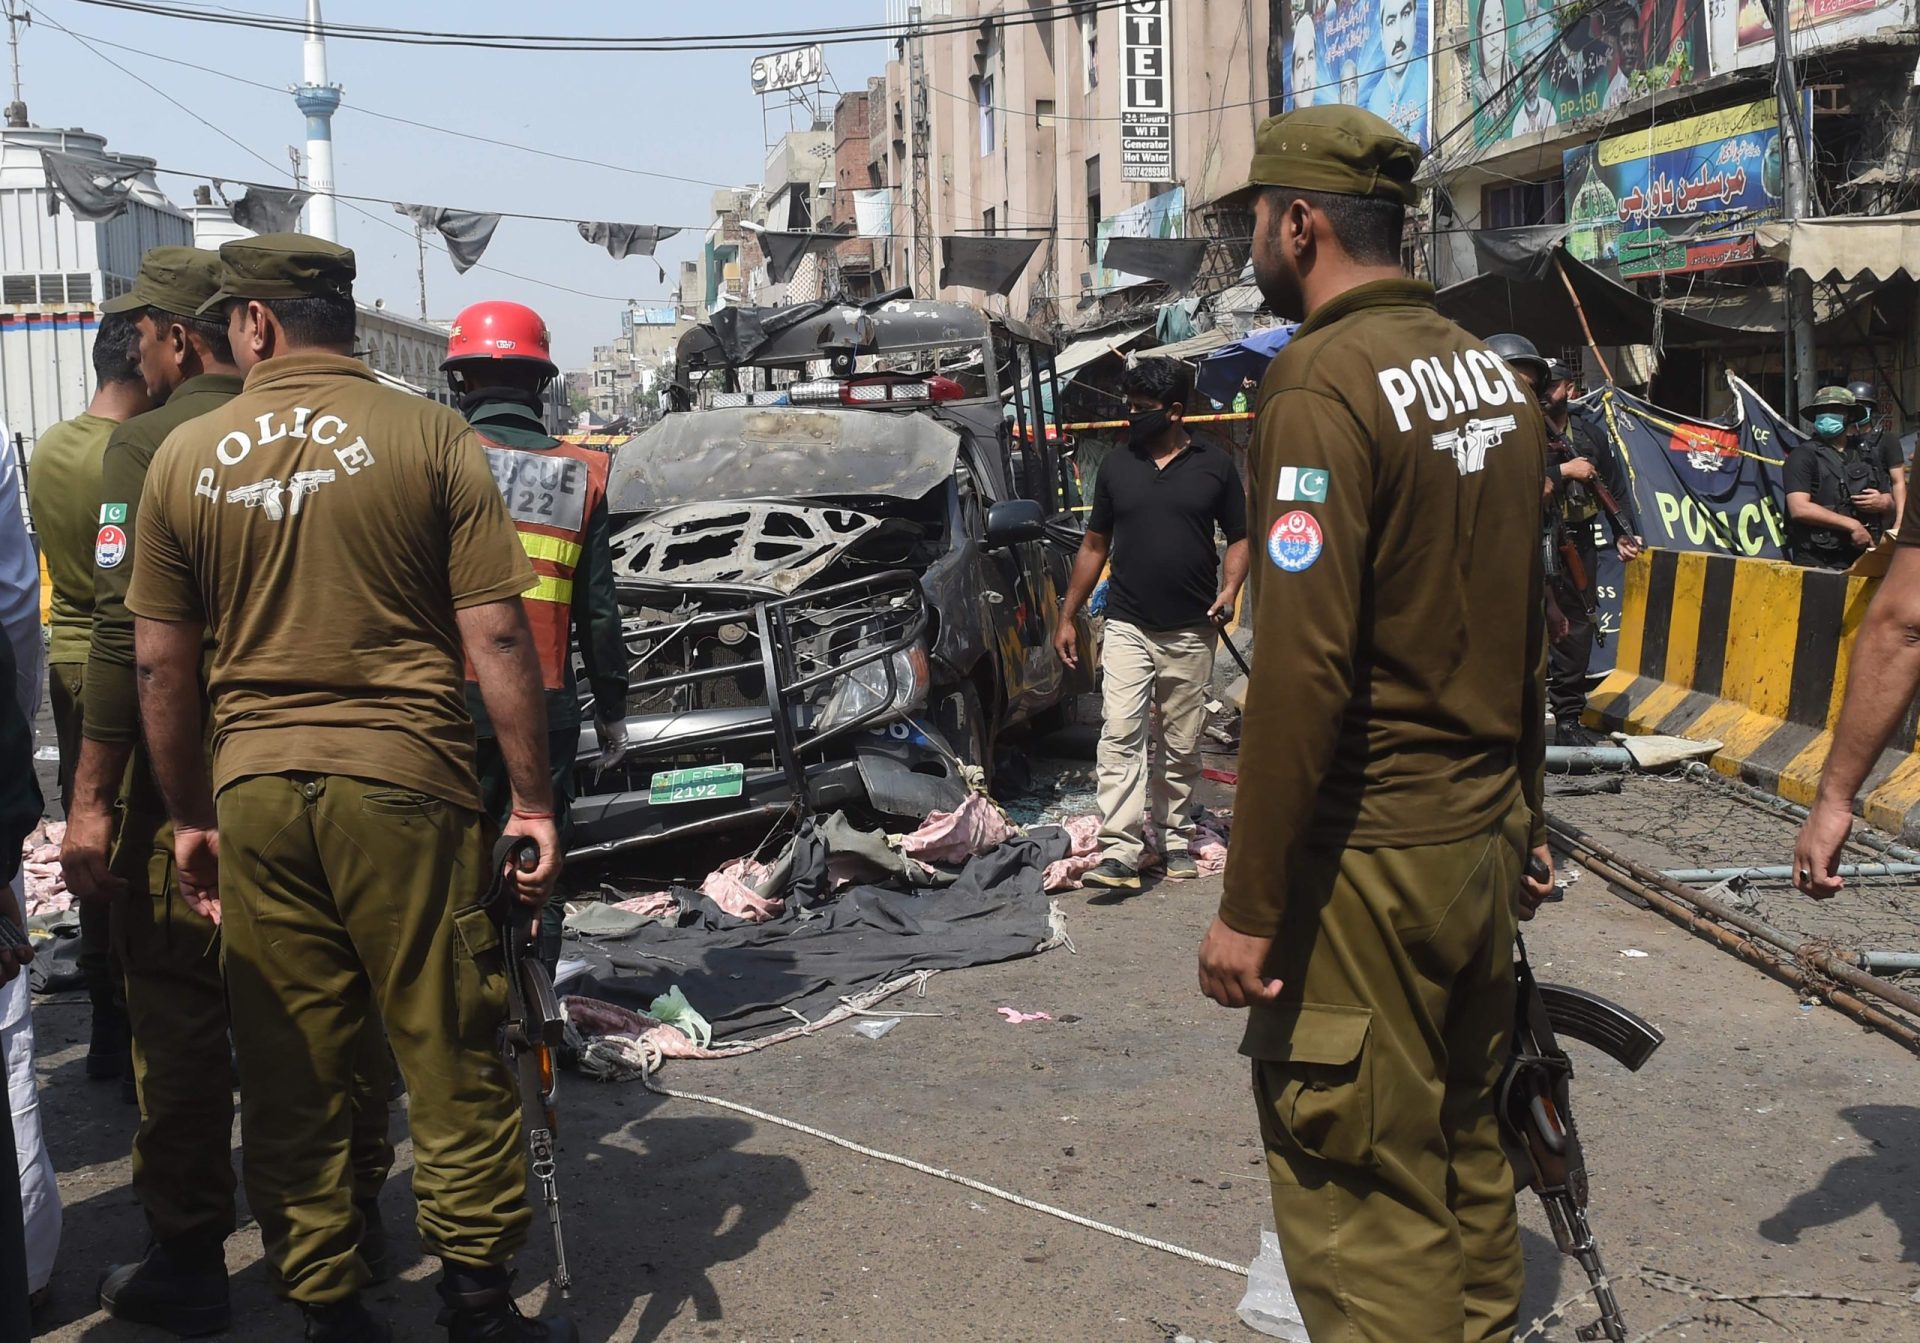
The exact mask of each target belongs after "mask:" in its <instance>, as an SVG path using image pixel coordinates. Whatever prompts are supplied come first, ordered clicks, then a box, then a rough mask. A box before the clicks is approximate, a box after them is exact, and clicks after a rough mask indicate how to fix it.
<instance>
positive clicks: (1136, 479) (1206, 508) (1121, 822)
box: [1053, 359, 1326, 891]
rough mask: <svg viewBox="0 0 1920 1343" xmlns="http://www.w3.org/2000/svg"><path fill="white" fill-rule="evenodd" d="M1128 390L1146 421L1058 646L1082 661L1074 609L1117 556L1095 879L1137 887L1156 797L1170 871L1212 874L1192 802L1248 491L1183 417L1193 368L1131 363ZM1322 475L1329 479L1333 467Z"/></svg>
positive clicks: (1134, 416)
mask: <svg viewBox="0 0 1920 1343" xmlns="http://www.w3.org/2000/svg"><path fill="white" fill-rule="evenodd" d="M1122 390H1123V391H1124V392H1125V393H1126V398H1127V407H1128V411H1129V416H1128V418H1129V420H1130V421H1131V426H1132V427H1131V428H1130V430H1129V431H1128V435H1127V446H1126V447H1125V448H1122V449H1118V450H1116V451H1114V452H1112V453H1110V454H1108V456H1107V459H1106V460H1105V461H1104V462H1102V463H1101V465H1100V474H1099V477H1098V479H1097V480H1096V481H1095V482H1094V487H1093V512H1092V514H1091V516H1089V517H1088V519H1087V535H1086V539H1085V540H1084V541H1082V542H1081V543H1080V554H1079V556H1078V557H1077V558H1076V559H1075V561H1074V565H1073V581H1072V583H1071V584H1070V585H1069V587H1068V589H1067V596H1066V600H1065V601H1063V602H1061V604H1060V623H1059V626H1058V627H1057V628H1056V629H1055V631H1054V635H1053V646H1054V648H1055V649H1056V650H1057V651H1058V652H1059V654H1060V660H1061V661H1063V662H1065V663H1066V664H1067V665H1068V666H1069V667H1078V666H1079V665H1080V650H1079V647H1078V643H1077V640H1076V637H1075V634H1074V621H1073V618H1074V615H1075V613H1077V612H1078V611H1079V610H1080V607H1081V604H1082V603H1083V602H1085V601H1086V599H1087V594H1089V593H1090V592H1092V591H1093V587H1094V584H1095V583H1097V582H1098V581H1099V580H1100V571H1101V570H1102V569H1103V568H1105V567H1106V566H1107V563H1108V561H1109V559H1111V561H1112V565H1113V572H1112V576H1111V578H1110V580H1109V582H1108V595H1107V624H1106V637H1105V639H1104V641H1103V645H1102V649H1101V655H1100V671H1101V684H1102V691H1103V700H1104V705H1103V707H1104V713H1103V721H1102V726H1101V731H1100V756H1099V762H1100V769H1099V777H1100V844H1101V857H1100V864H1099V866H1097V867H1095V868H1094V869H1093V870H1092V871H1091V872H1089V873H1087V875H1086V877H1085V878H1084V879H1083V880H1084V882H1085V884H1086V885H1088V886H1097V887H1101V888H1104V889H1106V890H1118V891H1137V890H1139V889H1140V869H1141V867H1142V866H1143V865H1144V859H1145V858H1146V838H1145V821H1146V817H1147V814H1148V811H1149V809H1151V812H1152V815H1153V824H1154V827H1155V828H1156V829H1157V830H1158V831H1159V832H1160V843H1161V846H1162V850H1163V853H1164V856H1165V860H1166V871H1167V875H1168V876H1169V877H1174V878H1182V879H1184V878H1191V877H1197V876H1199V875H1200V873H1199V869H1198V868H1197V867H1196V866H1195V865H1194V861H1193V856H1192V855H1191V854H1190V853H1189V852H1188V846H1189V844H1190V843H1191V841H1192V839H1193V815H1192V811H1191V808H1190V806H1189V803H1190V802H1191V800H1192V797H1193V787H1194V784H1195V783H1197V782H1198V781H1199V779H1200V730H1201V728H1202V727H1203V726H1205V723H1206V717H1207V708H1206V704H1207V693H1206V687H1207V678H1208V676H1209V675H1211V673H1212V671H1213V654H1214V647H1215V644H1216V641H1217V639H1218V637H1219V635H1218V626H1217V624H1216V621H1218V620H1222V619H1225V618H1226V617H1227V616H1228V615H1229V614H1231V613H1232V611H1233V604H1234V601H1235V599H1236V598H1238V596H1239V595H1240V585H1241V584H1242V583H1244V582H1245V581H1246V577H1247V501H1246V491H1245V487H1244V486H1243V485H1242V484H1241V483H1240V473H1239V472H1238V471H1236V470H1235V469H1234V465H1233V459H1232V458H1230V457H1229V456H1228V455H1227V453H1226V451H1225V450H1224V449H1222V448H1220V447H1218V446H1216V445H1214V444H1212V443H1204V442H1200V441H1198V440H1196V439H1194V438H1193V437H1192V436H1191V435H1189V434H1188V433H1187V428H1186V425H1184V424H1183V423H1182V422H1181V416H1182V415H1183V414H1185V412H1186V407H1187V403H1188V401H1189V400H1190V399H1191V397H1192V392H1193V386H1192V379H1191V377H1190V376H1189V374H1188V373H1187V370H1186V369H1185V367H1183V366H1182V365H1180V364H1177V363H1175V362H1174V361H1173V360H1171V359H1142V360H1141V361H1140V362H1139V363H1137V364H1135V365H1134V366H1133V367H1132V368H1131V369H1129V370H1127V376H1126V381H1125V384H1124V385H1123V388H1122ZM1299 488H1303V489H1310V488H1315V486H1314V484H1313V482H1307V483H1306V484H1304V485H1301V486H1299ZM1317 488H1319V489H1320V490H1322V491H1324V490H1325V488H1326V485H1325V482H1324V480H1323V481H1321V482H1319V484H1318V486H1317ZM1322 497H1324V496H1322ZM1216 524H1217V525H1218V527H1219V529H1220V531H1221V532H1223V533H1224V534H1225V535H1226V538H1227V559H1226V573H1225V576H1224V577H1222V575H1221V566H1220V562H1219V559H1218V558H1217V552H1216V551H1215V549H1214V527H1215V526H1216ZM1149 706H1157V707H1158V708H1159V710H1160V724H1159V726H1160V734H1159V738H1160V740H1159V745H1160V751H1159V756H1160V761H1159V763H1160V774H1159V776H1158V777H1157V778H1152V779H1149V777H1148V776H1149V770H1148V760H1149V756H1150V754H1151V753H1150V751H1149V744H1150V743H1149V724H1150V720H1151V710H1150V707H1149Z"/></svg>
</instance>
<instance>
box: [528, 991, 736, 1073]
mask: <svg viewBox="0 0 1920 1343" xmlns="http://www.w3.org/2000/svg"><path fill="white" fill-rule="evenodd" d="M560 1005H561V1007H563V1008H564V1009H566V1013H567V1018H568V1020H570V1021H572V1022H573V1024H574V1026H575V1027H577V1028H578V1029H579V1031H580V1033H581V1034H582V1035H588V1036H593V1035H625V1036H629V1037H631V1038H633V1039H635V1040H643V1041H646V1042H648V1043H651V1044H652V1045H653V1046H654V1047H655V1048H656V1049H658V1050H659V1051H660V1053H661V1055H662V1056H663V1057H665V1058H670V1059H717V1058H725V1057H726V1055H725V1054H724V1053H720V1052H718V1051H715V1050H712V1049H702V1048H701V1047H700V1046H699V1045H697V1044H695V1043H694V1042H693V1041H691V1040H689V1039H688V1038H687V1037H686V1035H685V1034H684V1033H683V1032H681V1031H678V1030H676V1029H674V1028H673V1027H672V1026H668V1025H665V1024H663V1023H661V1022H658V1021H655V1020H654V1019H653V1018H652V1017H650V1016H648V1015H647V1014H646V1013H645V1012H635V1011H633V1010H632V1009H631V1008H626V1007H621V1006H620V1005H619V1004H617V1003H608V1002H602V1001H601V1000H600V999H598V998H578V997H568V998H562V999H561V1000H560Z"/></svg>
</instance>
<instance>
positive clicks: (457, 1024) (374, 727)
mask: <svg viewBox="0 0 1920 1343" xmlns="http://www.w3.org/2000/svg"><path fill="white" fill-rule="evenodd" d="M354 275H355V266H354V258H353V254H352V253H351V252H350V251H348V250H347V249H345V248H342V247H339V246H337V245H334V244H332V243H328V242H325V241H323V240H320V239H317V238H312V237H308V236H305V235H300V234H269V235H264V236H260V237H255V238H249V239H246V240H242V241H237V242H232V243H228V244H226V245H225V246H224V247H222V248H221V249H220V251H219V253H218V254H215V253H212V252H208V251H203V250H197V249H194V248H189V247H157V248H154V249H152V250H151V251H149V252H148V253H147V254H146V256H145V258H144V259H143V261H142V264H141V268H140V273H139V276H138V278H137V280H136V281H135V283H134V286H133V288H132V289H131V290H130V291H129V292H128V293H127V294H126V295H124V296H122V297H119V298H116V299H113V300H110V301H109V302H107V303H106V304H104V305H103V306H102V313H103V315H102V319H101V325H100V331H99V335H98V339H97V342H96V346H95V353H94V362H95V367H96V371H97V373H98V391H97V393H96V395H95V396H94V398H93V401H92V403H91V404H90V405H89V407H88V409H87V412H86V413H85V414H83V415H80V416H78V417H76V418H75V419H73V420H71V421H68V422H67V423H65V424H62V425H60V426H58V427H57V428H55V429H53V430H51V431H49V433H48V434H47V435H46V436H45V437H44V438H43V439H42V441H41V442H40V444H39V445H38V448H37V450H36V452H35V454H34V456H33V459H32V463H31V467H30V473H29V486H30V498H31V504H32V508H33V513H34V516H35V519H36V521H37V524H38V528H39V531H40V535H41V540H42V547H43V551H44V553H45V556H46V561H47V566H48V570H49V574H50V577H51V579H52V586H53V597H52V636H51V654H50V664H51V678H52V699H53V707H54V711H55V718H56V722H57V726H58V734H59V744H60V758H61V775H60V790H61V801H62V805H63V807H64V808H65V809H66V812H67V816H68V828H67V834H66V840H65V844H64V847H63V850H62V853H61V859H62V863H63V865H64V868H65V872H66V879H67V883H68V886H69V889H70V890H71V891H72V892H73V894H74V896H75V897H76V898H77V900H78V901H79V903H80V909H81V911H82V925H83V929H84V932H83V939H84V948H85V951H84V957H83V960H84V965H85V970H86V979H87V987H88V990H89V993H90V995H91V997H92V999H93V1003H94V1009H95V1010H94V1029H93V1036H92V1039H91V1041H90V1045H89V1050H88V1056H87V1072H88V1074H89V1076H93V1077H100V1078H114V1077H121V1076H124V1077H125V1078H126V1079H127V1085H128V1086H129V1087H130V1088H131V1094H132V1095H133V1096H135V1097H137V1100H138V1103H139V1106H140V1124H139V1128H138V1131H137V1133H136V1135H135V1138H134V1144H133V1187H134V1192H135V1194H136V1196H137V1197H138V1199H139V1202H140V1205H141V1207H142V1209H143V1211H144V1212H145V1214H146V1220H147V1225H148V1230H149V1234H150V1239H149V1243H148V1246H147V1248H146V1251H145V1253H144V1254H143V1255H140V1256H139V1257H137V1258H131V1259H130V1260H129V1262H126V1263H123V1264H120V1265H118V1266H113V1267H109V1268H107V1269H106V1271H105V1273H104V1275H103V1277H102V1280H101V1284H100V1289H99V1290H100V1303H101V1305H102V1307H103V1308H104V1309H105V1310H106V1311H107V1312H108V1313H109V1314H111V1315H113V1316H114V1317H116V1318H118V1319H122V1320H126V1321H130V1322H135V1323H139V1324H145V1325H150V1326H153V1327H155V1328H157V1329H159V1330H164V1331H167V1332H169V1333H172V1334H175V1335H179V1336H188V1337H190V1336H196V1335H201V1334H207V1333H214V1332H218V1331H220V1330H222V1329H224V1328H226V1327H227V1326H228V1324H229V1322H230V1319H231V1309H230V1305H229V1297H228V1275H227V1266H226V1257H225V1252H224V1248H223V1246H224V1242H225V1241H226V1239H227V1238H228V1237H229V1236H230V1235H231V1234H232V1233H233V1231H234V1229H235V1225H236V1218H235V1198H234V1195H235V1181H234V1176H233V1169H232V1162H231V1157H230V1149H229V1133H230V1129H231V1125H232V1109H233V1107H232V1090H233V1080H234V1076H235V1069H236V1068H237V1076H238V1082H239V1090H240V1111H241V1131H242V1147H243V1152H242V1172H243V1178H244V1180H245V1183H246V1188H247V1202H248V1206H249V1208H250V1209H251V1211H252V1214H253V1216H254V1217H255V1219H256V1220H257V1221H258V1223H259V1226H260V1230H261V1235H262V1238H263V1240H264V1242H265V1248H266V1259H267V1264H268V1268H269V1271H270V1275H271V1280H272V1282H273V1285H274V1287H275V1289H276V1291H277V1292H278V1293H279V1294H280V1295H281V1296H282V1297H284V1298H285V1299H287V1300H289V1301H291V1302H293V1303H294V1304H296V1305H297V1306H298V1307H299V1308H300V1310H301V1311H302V1312H303V1316H304V1327H305V1331H306V1337H307V1338H308V1339H312V1340H327V1341H329V1343H332V1341H336V1340H342V1341H357V1340H369V1339H374V1340H378V1339H386V1338H389V1337H391V1333H390V1330H389V1329H388V1327H387V1325H386V1324H385V1323H384V1322H382V1321H381V1320H379V1319H378V1318H377V1317H376V1316H375V1315H374V1314H373V1313H372V1312H370V1311H369V1310H368V1309H367V1308H366V1307H365V1306H364V1305H363V1304H362V1302H361V1291H362V1289H363V1288H365V1287H366V1286H368V1285H369V1284H372V1283H377V1282H381V1281H384V1280H385V1279H386V1278H387V1277H388V1276H389V1275H390V1273H391V1272H392V1271H393V1265H392V1264H391V1262H390V1259H389V1256H388V1252H387V1246H386V1238H385V1235H384V1232H383V1228H382V1220H381V1213H380V1207H379V1194H380V1191H381V1188H382V1186H383V1185H384V1183H385V1182H386V1179H387V1177H388V1174H389V1172H390V1170H391V1167H392V1162H393V1156H394V1149H393V1146H392V1143H391V1141H390V1139H389V1136H388V1128H389V1123H388V1117H389V1103H390V1099H391V1098H392V1096H393V1095H395V1094H396V1092H397V1088H398V1086H399V1085H400V1081H399V1080H397V1079H396V1078H395V1075H394V1068H395V1064H396V1063H397V1065H398V1072H399V1075H400V1078H401V1079H404V1086H405V1088H406V1090H407V1091H408V1093H410V1101H409V1104H408V1107H407V1120H408V1125H409V1128H410V1130H411V1137H412V1141H413V1155H414V1174H413V1190H414V1193H415V1195H416V1197H417V1201H418V1219H417V1220H418V1226H419V1230H420V1235H421V1238H422V1240H423V1242H424V1243H425V1244H426V1246H427V1247H428V1249H429V1250H430V1251H431V1252H433V1253H435V1254H437V1255H438V1256H439V1257H440V1259H441V1262H442V1267H443V1273H442V1277H441V1280H440V1282H439V1284H438V1290H439V1294H440V1296H441V1298H442V1301H443V1303H444V1309H443V1311H442V1312H441V1314H440V1322H441V1324H442V1325H443V1326H444V1327H445V1328H446V1330H447V1334H448V1337H449V1338H451V1339H453V1340H455V1341H456V1343H479V1341H481V1340H488V1341H491V1340H518V1341H523V1343H531V1341H532V1340H570V1339H574V1338H576V1337H577V1333H576V1330H575V1328H574V1326H573V1324H572V1323H571V1322H570V1321H568V1320H566V1319H564V1318H562V1317H558V1316H556V1317H553V1318H550V1319H546V1320H539V1321H535V1320H528V1319H525V1318H523V1317H522V1316H521V1315H520V1314H519V1311H518V1309H517V1307H516V1306H515V1304H514V1300H513V1296H512V1294H511V1291H510V1285H509V1284H510V1278H509V1264H510V1261H511V1259H512V1257H513V1256H514V1254H515V1252H516V1251H517V1250H518V1248H519V1247H520V1245H521V1244H522V1242H523V1241H524V1239H525V1236H526V1232H527V1227H528V1223H529V1221H530V1213H529V1210H528V1207H527V1200H526V1187H527V1167H526V1159H525V1155H524V1151H523V1145H522V1139H521V1113H520V1101H519V1098H518V1096H517V1095H516V1093H515V1091H514V1089H513V1085H512V1077H511V1075H510V1074H509V1072H508V1070H507V1069H506V1067H505V1066H504V1065H503V1062H502V1060H501V1058H500V1055H499V1040H498V1033H499V1028H500V1026H501V1023H502V1021H503V1019H504V1015H505V1010H506V979H505V964H504V960H503V956H504V955H505V954H506V951H507V948H506V947H504V946H503V945H502V934H501V932H500V931H499V929H498V927H497V925H496V924H495V923H494V922H493V921H492V920H491V919H490V918H489V917H488V915H487V913H486V911H485V909H484V908H482V899H483V896H484V895H485V893H486V890H487V888H488V887H489V886H490V885H492V884H494V883H495V882H497V881H498V882H506V883H510V885H511V889H512V891H513V893H514V894H515V895H516V896H517V898H518V900H519V901H520V903H521V905H522V906H523V908H524V911H525V914H526V917H527V920H528V925H529V927H528V936H529V937H531V936H532V933H531V928H532V926H533V923H534V921H535V919H536V911H538V910H540V909H542V907H545V908H547V909H548V910H550V911H552V912H551V913H550V914H549V915H548V916H547V917H546V918H545V919H544V920H541V921H540V924H539V927H540V937H539V942H540V952H541V954H542V955H543V956H544V957H545V958H546V959H548V960H549V963H551V960H552V958H553V957H554V956H555V955H556V954H557V947H558V932H559V929H558V922H557V907H556V905H555V904H552V903H549V897H550V895H551V893H552V891H553V889H554V884H555V881H556V878H557V876H558V872H559V868H560V863H561V854H562V853H563V852H564V837H565V829H566V821H567V805H568V802H569V800H570V798H571V796H572V788H573V782H572V781H573V767H574V764H575V762H576V760H577V759H578V758H579V757H580V756H581V754H582V752H583V750H584V751H585V752H586V753H587V754H589V755H591V754H592V752H593V749H594V748H593V746H592V745H590V744H587V743H586V742H583V733H582V724H581V711H580V698H581V688H580V686H579V685H577V684H576V673H575V671H574V657H573V653H574V651H575V648H576V646H577V650H578V653H579V660H580V663H581V664H582V665H583V666H584V669H585V683H586V688H587V689H588V690H590V691H591V695H592V698H593V702H594V704H595V706H596V710H595V723H594V730H595V737H594V738H592V739H587V742H593V741H596V740H597V746H598V749H599V758H600V759H601V760H603V761H606V762H611V761H613V760H616V759H617V758H618V757H619V756H620V754H621V753H622V752H623V751H624V749H625V745H626V728H625V699H626V688H627V687H626V660H625V655H624V650H623V648H622V646H621V643H620V634H619V618H618V611H617V607H616V605H615V601H614V594H613V576H612V565H611V550H610V541H609V532H608V526H607V508H606V475H607V465H608V461H607V458H606V456H605V455H604V454H602V453H599V452H595V451H593V450H590V449H586V448H581V447H576V446H573V445H569V444H565V443H562V442H560V441H559V440H557V439H554V438H553V437H551V436H550V435H549V434H548V433H547V431H546V427H545V424H544V415H543V410H542V407H543V391H544V389H545V387H546V386H547V384H548V382H549V381H550V380H551V379H552V378H553V377H554V376H556V374H557V369H556V367H555V366H554V364H553V362H552V359H551V356H550V354H549V350H548V335H547V330H546V327H545V324H544V323H543V322H542V321H541V320H540V318H539V317H538V316H537V315H536V314H534V313H533V312H531V311H530V310H528V309H525V308H522V307H519V306H518V305H515V304H505V303H492V304H482V305H478V306H477V307H475V308H472V309H469V310H468V311H467V312H465V313H463V314H462V315H461V316H460V318H459V319H458V320H457V321H456V322H455V324H454V326H453V328H452V332H451V336H450V341H449V350H448V359H447V362H446V364H445V365H443V368H444V369H445V371H446V372H447V375H448V378H449V382H450V385H451V387H452V389H453V390H454V391H455V392H456V393H457V394H458V395H459V399H460V406H461V412H462V413H455V412H454V411H453V410H450V409H448V408H446V407H444V406H441V405H439V404H438V403H436V402H433V401H430V400H427V399H424V398H422V397H419V396H416V395H412V394H410V393H407V392H404V391H400V390H395V389H392V388H389V387H387V386H383V385H382V384H381V383H380V381H379V380H378V379H377V378H376V376H375V375H374V374H373V372H372V371H371V370H370V369H369V368H368V367H367V366H366V365H365V364H363V363H361V362H360V361H359V360H357V359H356V358H354V357H353V350H354V343H355V330H356V316H357V310H356V307H355V304H354V300H353V292H352V286H353V280H354ZM463 416H464V418H463ZM463 669H464V670H463ZM475 723H477V724H478V734H477V738H478V740H477V747H476V733H475V728H474V724H475ZM501 834H505V835H510V836H521V837H525V838H526V839H529V840H531V841H533V842H534V844H535V845H536V846H537V848H538V851H539V855H540V856H539V860H538V862H537V864H536V865H535V866H534V867H533V868H532V869H531V870H520V869H518V868H516V869H514V870H512V871H510V872H507V873H504V874H501V873H494V872H492V871H490V870H489V869H490V863H489V859H488V849H489V846H490V844H491V842H492V840H493V838H494V837H495V836H497V835H501ZM515 935H517V934H509V936H515ZM0 968H4V967H0ZM230 1039H231V1042H232V1045H231V1052H230V1046H229V1040H230ZM128 1248H129V1249H134V1248H136V1247H128Z"/></svg>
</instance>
